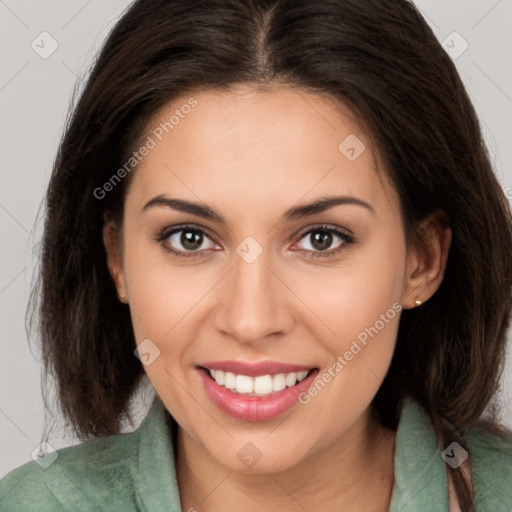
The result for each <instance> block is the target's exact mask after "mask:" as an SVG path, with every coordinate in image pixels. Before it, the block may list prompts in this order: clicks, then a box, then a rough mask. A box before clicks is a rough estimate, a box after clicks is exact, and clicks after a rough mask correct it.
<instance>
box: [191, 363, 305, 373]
mask: <svg viewBox="0 0 512 512" xmlns="http://www.w3.org/2000/svg"><path fill="white" fill-rule="evenodd" d="M198 366H202V367H203V368H210V369H212V370H222V371H223V372H232V373H235V374H237V375H247V376H248V377H259V376H261V375H277V374H278V373H292V372H295V373H297V372H303V371H309V370H311V369H312V368H314V366H304V365H299V364H288V363H280V362H278V361H260V362H258V363H246V362H243V361H208V362H206V363H201V364H199V365H198Z"/></svg>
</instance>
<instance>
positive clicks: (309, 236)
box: [300, 226, 355, 258]
mask: <svg viewBox="0 0 512 512" xmlns="http://www.w3.org/2000/svg"><path fill="white" fill-rule="evenodd" d="M300 240H301V241H302V240H305V241H308V242H309V244H308V243H306V244H305V245H306V246H307V245H309V247H306V249H302V250H303V251H305V252H306V253H309V254H307V257H310V258H319V257H320V258H326V257H329V256H333V255H335V254H337V253H339V252H341V251H343V250H344V249H345V248H346V247H347V246H349V245H352V244H353V243H355V239H354V237H353V236H352V235H349V234H348V233H346V232H344V231H342V230H341V229H339V228H334V227H329V226H315V227H314V228H313V229H310V230H309V231H307V232H306V233H304V234H303V235H302V236H301V237H300ZM336 241H338V243H337V244H336ZM333 244H335V247H334V249H329V248H330V247H331V246H332V245H333ZM328 249H329V250H328Z"/></svg>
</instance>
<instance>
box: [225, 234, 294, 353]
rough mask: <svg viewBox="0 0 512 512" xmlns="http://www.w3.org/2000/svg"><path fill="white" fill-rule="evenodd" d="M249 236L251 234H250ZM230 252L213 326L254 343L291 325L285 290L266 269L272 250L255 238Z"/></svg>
mask: <svg viewBox="0 0 512 512" xmlns="http://www.w3.org/2000/svg"><path fill="white" fill-rule="evenodd" d="M249 238H250V237H249ZM236 252H237V254H233V262H232V264H233V270H232V271H231V272H230V273H229V278H228V280H227V282H226V283H225V285H224V286H223V290H222V294H223V295H224V296H223V297H222V299H221V301H220V303H221V308H220V310H219V311H218V312H217V317H216V327H217V329H219V330H220V331H224V332H226V333H229V334H230V335H232V336H233V337H235V338H236V339H237V340H238V341H239V342H242V343H248V342H257V341H259V340H263V339H264V338H265V337H266V336H268V335H270V334H277V333H279V332H284V331H285V330H286V329H288V328H289V327H290V321H291V315H290V312H289V311H287V307H286V303H287V301H286V297H285V296H284V295H283V294H284V293H285V289H284V287H283V286H282V284H281V283H280V282H279V280H278V279H276V277H275V275H274V273H273V272H272V271H271V270H270V269H269V267H271V266H272V263H271V253H270V251H269V250H266V249H264V248H263V247H262V246H260V245H259V244H258V243H257V242H255V240H254V239H252V240H251V239H249V240H245V241H244V242H242V243H241V244H240V245H239V246H238V247H237V251H236Z"/></svg>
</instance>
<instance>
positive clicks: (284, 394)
mask: <svg viewBox="0 0 512 512" xmlns="http://www.w3.org/2000/svg"><path fill="white" fill-rule="evenodd" d="M219 366H221V365H220V364H219ZM284 366H286V368H290V366H291V365H284ZM210 368H211V366H210ZM299 368H303V369H304V370H312V371H311V372H310V373H309V375H308V376H307V377H306V378H305V379H304V380H302V381H301V382H298V383H297V384H295V385H294V386H292V387H290V388H286V389H283V390H282V391H277V392H276V393H272V394H270V395H266V396H251V395H241V394H239V393H234V392H232V391H230V390H229V389H227V388H225V387H224V386H220V385H219V384H217V383H216V382H215V380H213V379H212V378H211V376H210V372H209V371H208V370H206V369H205V368H201V367H198V368H196V372H197V373H198V375H199V377H200V379H201V381H202V383H203V386H204V389H205V391H206V394H207V395H208V396H209V398H210V400H211V401H212V402H213V403H214V404H215V405H216V406H217V407H218V408H219V409H220V410H221V411H222V412H224V413H225V414H227V415H229V416H231V417H232V418H236V419H239V420H246V421H265V420H272V419H274V418H277V417H278V416H281V415H282V414H284V413H285V412H287V411H289V410H290V409H292V408H293V407H294V406H295V405H296V404H297V403H299V395H300V394H301V393H303V392H305V391H306V390H307V389H308V388H309V387H310V386H311V384H312V383H313V381H314V379H315V378H316V376H317V375H318V372H319V370H318V369H317V368H314V369H312V368H311V367H309V368H307V367H304V366H300V367H299ZM212 369H214V370H215V369H222V368H212ZM253 369H254V366H253ZM244 371H246V370H244ZM292 371H293V370H292ZM299 371H301V370H299ZM302 371H303V370H302ZM278 373H287V372H280V371H279V372H278ZM241 374H242V375H247V374H243V373H241ZM260 375H261V374H260ZM264 375H266V374H264Z"/></svg>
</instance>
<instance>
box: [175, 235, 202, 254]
mask: <svg viewBox="0 0 512 512" xmlns="http://www.w3.org/2000/svg"><path fill="white" fill-rule="evenodd" d="M201 238H202V235H201V234H200V233H194V232H193V231H183V232H182V235H181V240H180V242H181V244H182V245H183V247H185V248H186V249H189V250H194V249H197V248H198V247H201V242H202V240H201Z"/></svg>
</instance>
